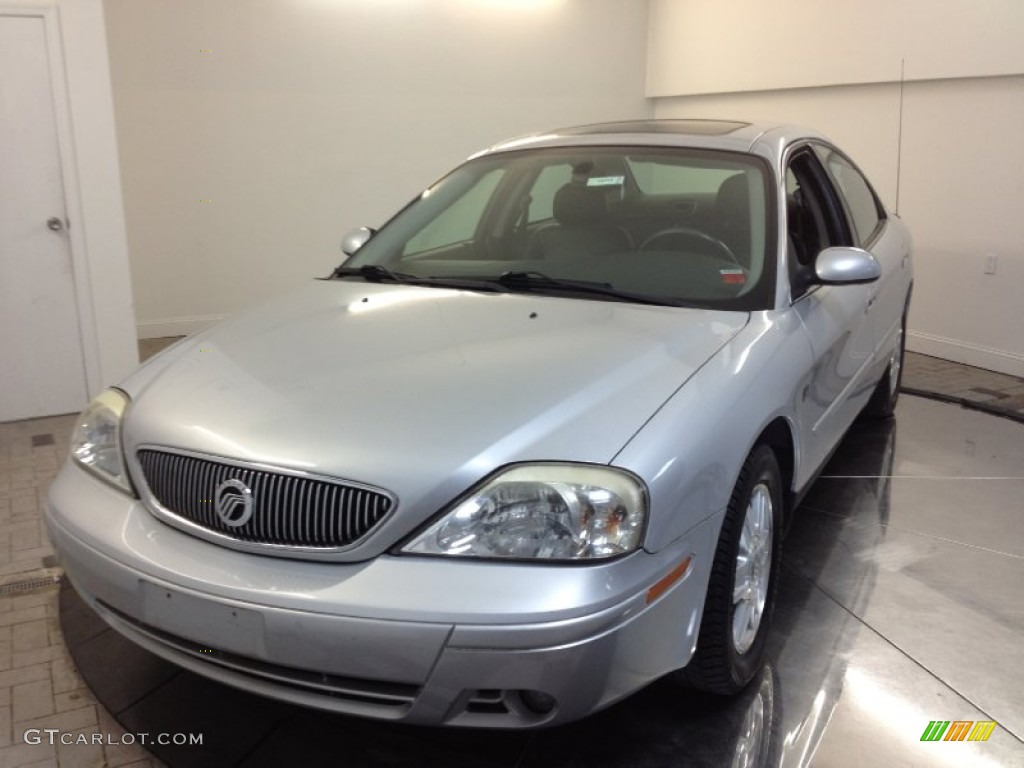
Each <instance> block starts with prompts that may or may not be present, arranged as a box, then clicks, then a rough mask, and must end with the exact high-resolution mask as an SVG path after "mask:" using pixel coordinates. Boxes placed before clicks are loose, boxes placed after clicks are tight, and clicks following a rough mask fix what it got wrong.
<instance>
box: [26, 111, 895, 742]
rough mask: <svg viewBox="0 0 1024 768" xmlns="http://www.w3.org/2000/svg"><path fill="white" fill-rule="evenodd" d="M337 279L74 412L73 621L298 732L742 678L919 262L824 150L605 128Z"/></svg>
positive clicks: (536, 718)
mask: <svg viewBox="0 0 1024 768" xmlns="http://www.w3.org/2000/svg"><path fill="white" fill-rule="evenodd" d="M343 249H344V250H345V251H346V254H347V256H348V258H347V259H346V260H345V261H344V263H343V264H342V265H341V266H340V267H338V268H337V269H335V270H334V272H333V273H332V274H331V275H330V276H329V277H327V278H324V279H320V280H315V281H312V282H311V283H310V284H308V285H307V286H305V287H303V288H302V289H300V290H297V291H295V292H293V293H291V294H289V295H286V296H283V297H281V298H279V299H277V300H275V301H272V302H270V303H268V304H265V305H263V306H262V307H260V308H258V309H255V310H252V311H248V312H245V313H243V314H240V315H238V316H236V317H233V318H231V319H230V320H228V321H226V322H223V323H221V324H219V325H217V326H216V327H214V328H212V329H210V330H209V331H207V332H204V333H201V334H198V335H196V336H193V337H191V338H188V339H186V340H184V341H182V342H180V343H178V344H177V345H176V346H174V347H172V348H170V349H169V350H168V351H166V352H165V353H163V354H161V355H160V356H158V357H156V358H154V359H153V360H151V361H150V362H149V363H147V364H146V365H144V366H143V367H142V368H140V369H139V370H138V371H137V372H136V373H134V374H133V375H132V376H130V377H129V378H128V379H126V380H125V381H122V382H121V383H120V384H119V385H118V386H117V387H114V388H111V389H108V390H106V391H105V392H104V393H102V394H101V395H100V396H99V397H98V398H96V400H95V401H94V402H93V403H92V404H91V405H90V406H89V407H88V409H87V410H86V411H85V412H84V413H83V414H82V416H81V419H80V422H79V425H78V428H77V431H76V433H75V436H74V438H73V445H72V455H71V458H70V459H69V461H68V463H67V464H66V465H65V466H64V467H63V468H62V470H61V472H60V474H59V476H58V477H57V479H56V481H55V482H54V484H53V486H52V488H51V489H50V493H49V498H48V504H47V511H46V514H47V522H48V525H49V530H50V534H51V538H52V540H53V542H54V544H55V546H56V547H57V549H58V550H59V552H60V554H61V556H62V561H63V565H64V567H65V569H66V572H67V574H68V576H69V577H70V579H71V581H72V583H73V584H74V586H75V588H76V589H77V590H78V592H79V593H80V594H81V595H82V596H83V597H84V598H85V599H86V600H87V601H88V602H89V604H90V605H91V606H92V607H93V608H94V609H95V610H96V611H97V612H98V613H99V614H100V615H101V616H103V618H104V619H106V621H108V622H109V623H110V624H111V625H112V626H113V627H114V628H115V629H117V630H118V631H120V632H122V633H123V634H125V635H126V636H127V637H129V638H131V639H132V640H134V641H135V642H137V643H138V644H139V645H141V646H144V647H145V648H147V649H149V650H150V651H152V652H153V653H155V654H157V655H159V656H162V657H164V658H166V659H170V660H171V661H173V662H176V663H177V664H179V665H181V666H182V667H185V668H188V669H191V670H193V671H195V672H198V673H200V674H203V675H207V676H209V677H211V678H214V679H216V680H220V681H222V682H224V683H227V684H229V685H234V686H238V687H241V688H244V689H246V690H248V691H252V692H255V693H258V694H263V695H266V696H271V697H274V698H277V699H283V700H287V701H291V702H296V703H299V704H304V705H308V706H312V707H320V708H323V709H327V710H332V711H336V712H343V713H351V714H356V715H364V716H369V717H376V718H384V719H392V720H406V721H409V722H415V723H424V724H433V725H442V724H443V725H449V724H450V725H460V726H485V727H529V726H537V725H546V724H552V723H557V722H564V721H568V720H572V719H574V718H579V717H582V716H584V715H586V714H588V713H590V712H593V711H594V710H597V709H600V708H602V707H605V706H607V705H609V704H611V703H612V702H614V701H616V700H618V699H621V698H622V697H624V696H627V695H629V694H630V693H632V692H634V691H636V690H637V689H639V688H641V687H643V686H645V685H647V684H648V683H650V682H651V681H653V680H655V679H657V678H660V677H662V676H664V675H673V676H675V677H676V678H678V679H679V680H680V681H681V682H682V683H684V684H687V685H690V686H697V687H699V688H701V689H705V690H709V691H714V692H718V693H722V694H730V693H735V692H738V691H740V690H741V689H742V688H743V687H744V685H745V684H747V683H748V682H749V681H750V680H751V679H752V678H753V677H754V676H755V675H756V674H757V672H758V670H759V668H760V665H761V663H762V657H763V653H764V646H765V638H766V635H767V631H768V625H769V620H770V617H771V612H772V604H773V600H774V594H775V585H776V581H777V575H778V569H779V555H780V552H781V545H782V540H781V534H782V532H783V530H784V529H785V527H786V523H787V517H788V516H789V514H790V513H791V512H792V510H793V509H794V508H795V506H796V505H797V503H798V501H799V500H800V498H801V494H803V493H804V492H805V491H806V490H807V489H808V487H809V485H810V484H811V483H812V481H813V480H814V478H815V474H816V472H817V471H818V470H819V469H820V468H821V467H822V465H823V463H824V462H825V461H826V459H827V458H828V457H829V455H830V454H831V452H832V451H833V450H834V449H835V448H836V445H837V444H838V442H839V441H840V440H841V438H842V436H843V434H844V433H845V432H846V430H847V428H848V427H849V426H850V424H851V423H852V422H853V420H854V419H855V418H857V416H858V414H860V413H861V412H862V411H865V410H866V411H868V412H870V413H871V414H873V415H875V416H880V417H888V416H891V415H892V412H893V408H894V405H895V403H896V398H897V395H898V390H899V382H900V369H901V360H902V356H903V343H904V329H905V323H906V316H907V307H908V302H909V297H910V289H911V282H912V273H911V262H910V250H911V242H910V237H909V235H908V233H907V230H906V228H905V227H904V225H903V224H902V223H901V222H900V220H899V219H898V218H897V217H896V216H895V215H893V214H892V213H889V212H887V211H886V210H885V208H884V207H883V206H882V204H881V203H880V202H879V200H878V197H877V196H876V194H875V193H874V192H873V191H872V189H871V187H870V185H869V184H868V182H867V181H866V180H865V178H864V176H863V175H862V174H861V172H860V171H859V170H858V169H857V167H856V166H855V165H854V164H853V163H852V162H851V161H850V160H849V159H848V158H847V156H846V155H844V154H843V153H842V152H841V151H839V150H838V149H836V148H835V147H834V146H833V145H832V144H831V143H830V142H829V141H828V140H827V139H825V138H824V137H823V136H821V135H819V134H817V133H815V132H813V131H809V130H805V129H802V128H796V127H793V126H777V125H752V124H747V123H740V122H725V121H649V122H627V123H615V124H603V125H595V126H586V127H582V128H573V129H568V130H559V131H554V132H550V133H545V134H538V135H533V136H528V137H525V138H520V139H516V140H513V141H509V142H506V143H504V144H500V145H498V146H496V147H493V148H491V149H489V150H487V151H485V152H481V153H480V154H478V155H476V156H474V157H473V158H471V159H470V160H469V161H468V162H466V163H465V164H463V165H461V166H460V167H458V168H456V169H455V170H454V171H452V172H451V173H450V174H449V175H447V176H445V177H444V178H443V179H441V180H440V181H438V182H437V183H436V184H434V185H433V186H431V187H430V188H429V189H427V190H426V191H424V192H423V193H422V194H420V195H419V196H417V197H416V198H415V199H414V200H413V201H412V202H411V203H410V204H409V205H408V206H407V207H405V208H404V209H403V210H402V211H400V212H399V213H398V214H397V215H396V216H395V217H394V218H393V219H391V221H389V222H388V223H387V224H386V225H385V226H384V227H383V228H381V229H380V231H373V230H369V229H364V230H357V231H355V232H353V233H351V234H350V235H349V236H348V237H346V239H345V241H344V245H343Z"/></svg>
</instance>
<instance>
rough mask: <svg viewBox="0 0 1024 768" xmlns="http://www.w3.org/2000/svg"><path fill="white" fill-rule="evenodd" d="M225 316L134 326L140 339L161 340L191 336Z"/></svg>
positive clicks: (179, 318)
mask: <svg viewBox="0 0 1024 768" xmlns="http://www.w3.org/2000/svg"><path fill="white" fill-rule="evenodd" d="M225 317H227V315H196V316H193V317H176V318H173V319H170V320H149V321H146V322H142V323H136V324H135V331H136V333H137V334H138V336H139V338H140V339H162V338H163V337H165V336H191V335H192V334H193V333H198V332H199V331H204V330H206V329H207V328H209V327H210V326H211V325H213V324H214V323H219V322H220V321H221V320H223V319H224V318H225Z"/></svg>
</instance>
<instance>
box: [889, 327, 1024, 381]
mask: <svg viewBox="0 0 1024 768" xmlns="http://www.w3.org/2000/svg"><path fill="white" fill-rule="evenodd" d="M907 349H909V350H910V351H911V352H920V353H921V354H922V355H931V356H932V357H940V358H942V359H943V360H952V361H953V362H955V363H963V364H964V365H973V366H975V367H976V368H984V369H986V370H989V371H998V372H999V373H1007V374H1009V375H1011V376H1019V377H1021V378H1024V355H1021V354H1018V353H1016V352H1010V351H1008V350H1005V349H993V348H992V347H984V346H981V345H980V344H971V343H970V342H966V341H959V340H958V339H948V338H946V337H944V336H935V335H933V334H930V333H921V332H919V331H908V332H907Z"/></svg>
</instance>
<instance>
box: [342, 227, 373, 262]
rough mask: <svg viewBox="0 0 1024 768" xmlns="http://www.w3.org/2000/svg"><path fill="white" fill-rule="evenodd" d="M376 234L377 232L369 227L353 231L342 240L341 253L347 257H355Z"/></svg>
mask: <svg viewBox="0 0 1024 768" xmlns="http://www.w3.org/2000/svg"><path fill="white" fill-rule="evenodd" d="M374 234H376V230H374V229H370V228H369V227H360V228H359V229H353V230H351V231H349V232H347V233H346V234H345V236H344V237H343V238H341V252H342V253H344V254H345V255H346V256H353V255H355V252H356V251H358V250H359V249H360V248H362V247H363V246H364V245H366V241H367V240H369V239H370V238H371V237H373V236H374Z"/></svg>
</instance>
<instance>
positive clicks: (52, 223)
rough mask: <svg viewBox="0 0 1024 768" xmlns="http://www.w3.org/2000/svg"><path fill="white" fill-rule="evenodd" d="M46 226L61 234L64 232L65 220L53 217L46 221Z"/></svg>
mask: <svg viewBox="0 0 1024 768" xmlns="http://www.w3.org/2000/svg"><path fill="white" fill-rule="evenodd" d="M46 226H47V228H49V229H50V230H52V231H53V232H61V231H63V230H64V220H63V219H60V218H58V217H56V216H51V217H50V218H48V219H47V220H46Z"/></svg>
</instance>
